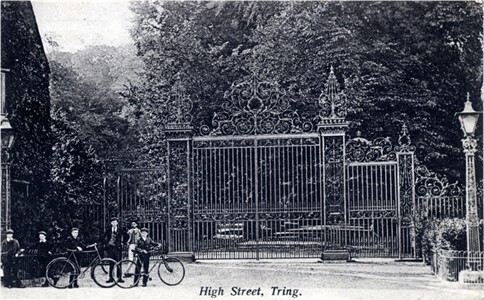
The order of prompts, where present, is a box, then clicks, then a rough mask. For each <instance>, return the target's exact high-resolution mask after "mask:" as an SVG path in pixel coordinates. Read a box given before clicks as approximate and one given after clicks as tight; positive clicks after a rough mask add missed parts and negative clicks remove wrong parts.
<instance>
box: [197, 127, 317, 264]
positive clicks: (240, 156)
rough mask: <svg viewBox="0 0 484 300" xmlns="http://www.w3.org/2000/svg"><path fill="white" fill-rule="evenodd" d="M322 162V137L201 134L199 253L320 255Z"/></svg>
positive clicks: (212, 255)
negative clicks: (244, 136) (320, 143)
mask: <svg viewBox="0 0 484 300" xmlns="http://www.w3.org/2000/svg"><path fill="white" fill-rule="evenodd" d="M320 166H321V164H320V161H319V138H318V136H317V135H310V134H305V135H286V136H284V137H274V136H272V137H270V136H267V137H265V136H258V137H257V138H254V137H252V138H235V137H221V138H218V139H195V140H194V182H193V188H194V202H193V203H194V204H193V213H194V215H193V219H194V251H195V253H196V255H197V257H198V258H205V259H207V258H275V257H315V256H316V257H317V256H319V255H320V253H321V237H322V233H321V232H322V226H321V225H322V222H321V221H322V220H321V218H322V214H321V210H322V203H321V167H320Z"/></svg>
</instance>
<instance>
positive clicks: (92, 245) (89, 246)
mask: <svg viewBox="0 0 484 300" xmlns="http://www.w3.org/2000/svg"><path fill="white" fill-rule="evenodd" d="M96 246H97V243H94V244H91V245H87V246H86V248H92V247H96Z"/></svg>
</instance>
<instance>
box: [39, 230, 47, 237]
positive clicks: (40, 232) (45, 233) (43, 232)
mask: <svg viewBox="0 0 484 300" xmlns="http://www.w3.org/2000/svg"><path fill="white" fill-rule="evenodd" d="M39 234H43V235H45V236H47V232H45V231H43V230H41V231H39Z"/></svg>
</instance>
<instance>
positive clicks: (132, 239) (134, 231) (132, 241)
mask: <svg viewBox="0 0 484 300" xmlns="http://www.w3.org/2000/svg"><path fill="white" fill-rule="evenodd" d="M140 237H141V230H139V228H138V221H137V220H133V221H131V229H129V230H128V243H127V244H128V258H129V260H131V261H132V260H134V252H133V251H134V249H136V243H137V242H138V240H139V238H140ZM127 275H129V274H127Z"/></svg>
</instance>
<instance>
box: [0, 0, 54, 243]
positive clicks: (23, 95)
mask: <svg viewBox="0 0 484 300" xmlns="http://www.w3.org/2000/svg"><path fill="white" fill-rule="evenodd" d="M1 15H2V22H1V25H2V26H1V27H2V39H1V43H2V47H1V52H2V68H7V69H9V72H7V75H6V76H7V79H6V104H7V105H6V106H7V107H6V108H7V114H8V118H9V120H10V123H11V125H12V128H14V131H15V142H14V145H13V148H12V149H11V152H10V154H11V155H10V158H11V161H12V165H11V178H12V185H13V187H12V200H13V201H14V203H13V205H12V215H11V219H12V220H13V223H12V227H13V228H14V229H15V230H16V231H17V233H18V234H17V236H18V237H20V238H22V237H29V236H30V237H31V236H32V235H35V232H37V231H38V230H40V229H43V226H44V224H43V221H44V216H43V213H44V210H43V208H44V207H45V206H46V205H47V203H48V202H49V199H48V196H47V195H48V192H49V190H50V185H49V176H50V175H49V174H50V162H51V156H52V135H51V118H50V98H49V72H50V70H49V65H48V62H47V58H46V56H45V54H44V50H43V46H42V41H41V38H40V35H39V32H38V28H37V25H36V23H35V16H34V13H33V10H32V6H31V4H30V2H27V1H25V2H23V1H16V2H12V1H8V2H5V1H2V3H1ZM2 159H4V157H2ZM2 163H3V162H2ZM27 190H28V193H27ZM2 209H3V208H2Z"/></svg>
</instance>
